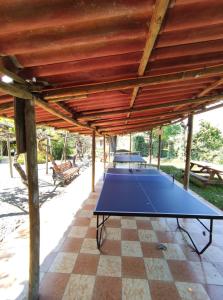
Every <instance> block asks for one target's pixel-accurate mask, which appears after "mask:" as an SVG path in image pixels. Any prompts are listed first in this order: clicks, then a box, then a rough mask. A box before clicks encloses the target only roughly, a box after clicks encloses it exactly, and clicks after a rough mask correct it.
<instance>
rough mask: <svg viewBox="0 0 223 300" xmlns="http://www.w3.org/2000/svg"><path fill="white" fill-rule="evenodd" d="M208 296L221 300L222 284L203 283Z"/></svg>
mask: <svg viewBox="0 0 223 300" xmlns="http://www.w3.org/2000/svg"><path fill="white" fill-rule="evenodd" d="M204 288H205V289H206V291H207V293H208V296H209V297H210V299H213V300H222V299H223V286H221V285H212V284H208V285H204Z"/></svg>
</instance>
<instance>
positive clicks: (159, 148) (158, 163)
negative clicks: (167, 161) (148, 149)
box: [157, 128, 161, 170]
mask: <svg viewBox="0 0 223 300" xmlns="http://www.w3.org/2000/svg"><path fill="white" fill-rule="evenodd" d="M158 143H159V144H158V162H157V169H158V170H160V156H161V128H160V129H159V142H158Z"/></svg>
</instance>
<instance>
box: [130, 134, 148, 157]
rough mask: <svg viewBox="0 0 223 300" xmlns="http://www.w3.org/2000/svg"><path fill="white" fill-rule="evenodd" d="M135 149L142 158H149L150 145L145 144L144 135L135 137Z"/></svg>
mask: <svg viewBox="0 0 223 300" xmlns="http://www.w3.org/2000/svg"><path fill="white" fill-rule="evenodd" d="M133 149H134V151H139V152H140V154H141V155H142V156H148V143H146V142H145V139H144V137H143V136H142V135H137V136H134V138H133Z"/></svg>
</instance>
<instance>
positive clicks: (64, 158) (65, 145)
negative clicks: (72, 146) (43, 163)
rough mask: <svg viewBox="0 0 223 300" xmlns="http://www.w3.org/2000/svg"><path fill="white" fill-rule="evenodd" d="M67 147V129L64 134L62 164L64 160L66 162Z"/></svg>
mask: <svg viewBox="0 0 223 300" xmlns="http://www.w3.org/2000/svg"><path fill="white" fill-rule="evenodd" d="M66 148H67V131H66V134H65V136H64V148H63V153H62V156H61V164H62V162H63V160H64V162H66V159H67V157H66Z"/></svg>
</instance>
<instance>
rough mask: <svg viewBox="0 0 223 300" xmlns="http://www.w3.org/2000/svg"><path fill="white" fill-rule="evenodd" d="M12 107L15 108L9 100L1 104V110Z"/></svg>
mask: <svg viewBox="0 0 223 300" xmlns="http://www.w3.org/2000/svg"><path fill="white" fill-rule="evenodd" d="M10 108H13V103H12V102H7V103H2V104H0V111H3V110H7V109H10Z"/></svg>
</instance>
